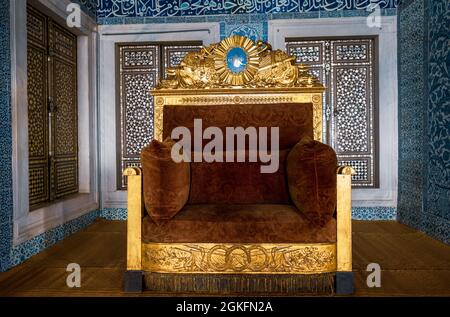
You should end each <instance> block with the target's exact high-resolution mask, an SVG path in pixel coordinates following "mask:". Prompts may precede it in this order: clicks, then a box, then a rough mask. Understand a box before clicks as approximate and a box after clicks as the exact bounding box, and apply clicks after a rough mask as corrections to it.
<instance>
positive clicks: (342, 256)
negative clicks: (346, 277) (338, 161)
mask: <svg viewBox="0 0 450 317" xmlns="http://www.w3.org/2000/svg"><path fill="white" fill-rule="evenodd" d="M354 174H355V171H354V170H353V169H352V168H351V167H349V166H341V167H338V169H337V207H336V208H337V210H336V218H337V242H336V244H337V271H338V272H351V271H352V175H354Z"/></svg>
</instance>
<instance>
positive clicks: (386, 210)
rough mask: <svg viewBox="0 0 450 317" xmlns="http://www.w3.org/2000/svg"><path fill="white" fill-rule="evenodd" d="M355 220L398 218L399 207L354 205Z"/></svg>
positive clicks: (353, 216) (353, 214)
mask: <svg viewBox="0 0 450 317" xmlns="http://www.w3.org/2000/svg"><path fill="white" fill-rule="evenodd" d="M352 219H353V220H396V219H397V208H394V207H353V208H352Z"/></svg>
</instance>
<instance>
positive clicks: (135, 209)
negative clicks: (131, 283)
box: [123, 167, 144, 271]
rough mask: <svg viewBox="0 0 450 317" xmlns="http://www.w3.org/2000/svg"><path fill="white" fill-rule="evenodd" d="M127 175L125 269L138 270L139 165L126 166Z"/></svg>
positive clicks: (140, 181) (140, 191) (139, 218)
mask: <svg viewBox="0 0 450 317" xmlns="http://www.w3.org/2000/svg"><path fill="white" fill-rule="evenodd" d="M123 175H124V176H127V177H128V182H127V184H128V190H127V192H128V221H127V270H128V271H140V270H141V268H142V261H141V259H142V254H141V231H142V215H143V211H144V210H143V209H144V208H143V206H144V204H143V200H142V171H141V169H140V168H139V167H128V168H127V169H125V170H124V172H123Z"/></svg>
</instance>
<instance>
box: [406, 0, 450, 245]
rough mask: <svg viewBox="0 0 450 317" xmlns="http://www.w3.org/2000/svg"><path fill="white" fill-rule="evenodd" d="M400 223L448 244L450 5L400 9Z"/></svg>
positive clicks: (414, 2)
mask: <svg viewBox="0 0 450 317" xmlns="http://www.w3.org/2000/svg"><path fill="white" fill-rule="evenodd" d="M398 21H399V40H398V47H399V50H398V52H399V114H400V115H399V141H400V149H399V153H400V157H399V193H398V194H399V200H398V219H399V221H400V222H402V223H405V224H407V225H409V226H412V227H414V228H416V229H418V230H421V231H423V232H425V233H426V234H428V235H430V236H432V237H434V238H436V239H439V240H441V241H443V242H445V243H447V244H448V243H450V238H449V235H450V230H449V228H450V76H449V68H448V65H449V64H450V54H449V53H450V48H449V45H448V41H449V34H450V2H449V1H448V0H433V1H426V0H408V1H405V2H403V3H402V4H401V6H400V7H399V19H398Z"/></svg>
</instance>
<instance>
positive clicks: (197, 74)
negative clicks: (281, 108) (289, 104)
mask: <svg viewBox="0 0 450 317" xmlns="http://www.w3.org/2000/svg"><path fill="white" fill-rule="evenodd" d="M294 60H295V58H294V57H293V56H289V55H288V54H286V52H283V51H281V50H275V51H274V50H272V47H271V46H270V45H269V44H267V43H264V42H262V41H258V42H257V43H255V42H253V41H252V40H251V39H249V38H246V37H243V36H240V35H234V36H231V37H229V38H226V39H224V40H222V41H221V42H220V43H217V44H212V45H210V46H208V47H203V48H202V49H201V50H200V51H199V52H190V53H188V54H187V55H186V56H185V57H184V59H183V60H182V62H181V63H180V65H178V66H177V67H173V68H169V69H168V70H167V79H162V80H161V81H160V82H159V84H158V85H157V87H156V88H155V89H154V92H155V91H158V90H161V91H164V90H168V89H211V88H286V87H291V88H295V87H298V88H322V89H323V85H322V84H321V83H320V82H319V80H318V79H317V78H316V77H314V76H313V75H312V74H311V73H310V72H309V69H308V67H307V66H306V65H302V64H300V65H297V64H295V63H294Z"/></svg>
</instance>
